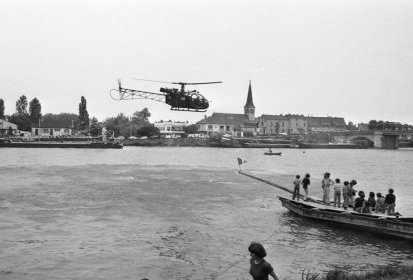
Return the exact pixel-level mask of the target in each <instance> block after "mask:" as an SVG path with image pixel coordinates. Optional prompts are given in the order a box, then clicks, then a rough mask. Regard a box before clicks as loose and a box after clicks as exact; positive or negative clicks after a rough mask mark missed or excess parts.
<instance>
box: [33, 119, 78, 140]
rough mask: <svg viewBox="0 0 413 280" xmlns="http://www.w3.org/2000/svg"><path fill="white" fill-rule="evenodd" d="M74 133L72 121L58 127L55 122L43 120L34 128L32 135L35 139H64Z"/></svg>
mask: <svg viewBox="0 0 413 280" xmlns="http://www.w3.org/2000/svg"><path fill="white" fill-rule="evenodd" d="M72 133H73V123H72V120H66V123H63V124H61V125H60V126H57V125H56V123H53V121H48V120H41V121H40V122H39V124H34V125H33V126H32V130H31V135H32V136H35V137H64V136H71V135H72Z"/></svg>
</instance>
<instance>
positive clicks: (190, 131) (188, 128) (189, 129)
mask: <svg viewBox="0 0 413 280" xmlns="http://www.w3.org/2000/svg"><path fill="white" fill-rule="evenodd" d="M184 131H185V133H188V134H193V133H197V132H198V126H197V125H196V124H191V125H188V126H184Z"/></svg>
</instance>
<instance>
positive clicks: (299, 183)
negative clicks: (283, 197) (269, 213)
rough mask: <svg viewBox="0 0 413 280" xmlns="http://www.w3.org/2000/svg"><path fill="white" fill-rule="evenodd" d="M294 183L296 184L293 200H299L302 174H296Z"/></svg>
mask: <svg viewBox="0 0 413 280" xmlns="http://www.w3.org/2000/svg"><path fill="white" fill-rule="evenodd" d="M293 184H294V192H293V200H294V199H295V198H297V201H300V185H301V180H300V175H296V176H295V180H294V182H293Z"/></svg>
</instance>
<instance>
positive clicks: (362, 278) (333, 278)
mask: <svg viewBox="0 0 413 280" xmlns="http://www.w3.org/2000/svg"><path fill="white" fill-rule="evenodd" d="M412 278H413V266H402V267H391V266H387V267H381V268H377V269H375V270H373V271H369V272H357V273H355V272H345V271H342V270H331V271H329V272H328V273H327V274H326V275H319V274H314V275H311V274H310V273H307V275H304V274H303V277H302V279H305V280H373V279H374V280H375V279H380V280H410V279H412Z"/></svg>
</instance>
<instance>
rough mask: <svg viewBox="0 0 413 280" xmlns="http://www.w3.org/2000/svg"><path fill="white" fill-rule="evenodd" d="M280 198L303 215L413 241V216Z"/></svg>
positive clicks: (292, 209)
mask: <svg viewBox="0 0 413 280" xmlns="http://www.w3.org/2000/svg"><path fill="white" fill-rule="evenodd" d="M278 198H279V199H280V200H281V203H282V206H284V207H285V208H287V209H288V210H290V211H291V212H293V213H295V214H297V215H299V216H301V217H306V218H311V219H315V220H319V221H324V222H330V223H335V224H338V225H342V226H346V227H352V228H355V229H359V230H368V231H371V232H374V233H378V234H382V235H388V236H393V237H400V238H406V239H408V240H410V241H413V217H400V216H387V215H384V214H375V213H372V214H363V213H357V212H354V211H353V210H344V209H342V208H335V207H331V206H327V205H324V204H321V203H317V202H315V201H311V202H308V201H305V202H304V201H295V200H292V199H288V198H285V197H281V196H278Z"/></svg>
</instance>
